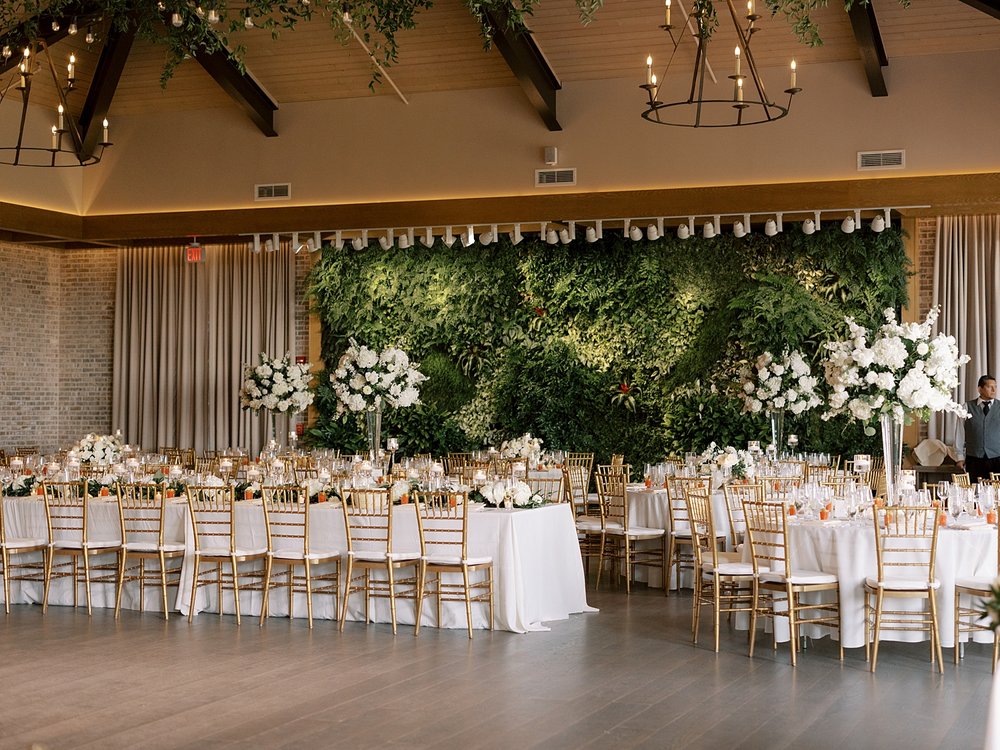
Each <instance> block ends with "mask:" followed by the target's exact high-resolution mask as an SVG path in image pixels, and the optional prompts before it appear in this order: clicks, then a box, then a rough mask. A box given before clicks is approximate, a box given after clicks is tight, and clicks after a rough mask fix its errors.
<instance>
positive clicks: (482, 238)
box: [479, 224, 497, 245]
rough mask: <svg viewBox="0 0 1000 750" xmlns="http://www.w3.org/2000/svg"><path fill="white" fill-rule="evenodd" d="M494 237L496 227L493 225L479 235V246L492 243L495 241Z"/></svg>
mask: <svg viewBox="0 0 1000 750" xmlns="http://www.w3.org/2000/svg"><path fill="white" fill-rule="evenodd" d="M496 236H497V225H496V224H493V225H491V226H490V228H489V229H488V230H486V231H485V232H483V233H482V234H481V235H479V244H480V245H490V244H492V243H493V240H494V239H496Z"/></svg>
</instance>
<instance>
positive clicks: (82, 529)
mask: <svg viewBox="0 0 1000 750" xmlns="http://www.w3.org/2000/svg"><path fill="white" fill-rule="evenodd" d="M42 488H43V493H44V498H45V517H46V521H47V522H48V527H49V539H50V540H52V547H51V550H50V552H49V557H48V565H47V567H46V569H45V591H44V594H43V605H42V611H43V612H45V611H47V610H48V606H49V589H50V588H51V585H52V579H53V578H55V579H59V578H69V579H70V580H71V581H72V583H73V606H74V607H75V606H77V603H78V598H77V588H78V585H79V584H81V583H82V584H83V585H84V591H85V593H86V599H87V614H88V615H89V614H91V613H92V611H91V606H90V587H91V584H94V583H106V584H111V585H112V586H114V587H115V591H117V590H118V575H119V571H120V570H121V567H122V556H123V555H124V548H123V546H122V539H123V534H122V528H121V526H120V525H119V526H118V528H117V529H115V532H114V533H115V535H116V536H117V538H109V539H99V540H98V539H91V538H90V529H89V526H90V523H89V520H90V503H91V499H90V496H89V495H88V494H87V483H86V481H80V482H48V481H46V482H42ZM112 498H113V499H112ZM112 498H103V499H102V502H114V503H116V504H117V503H118V502H119V501H118V496H117V495H114V496H112ZM120 507H121V506H120V505H119V508H118V510H117V513H116V514H115V517H116V518H117V519H120V518H121V510H120ZM111 554H113V555H115V557H116V561H115V562H114V563H100V564H96V565H95V564H93V563H91V558H92V557H100V556H103V555H111ZM58 557H69V558H70V559H69V560H68V561H67V562H64V563H56V562H55V559H56V558H58ZM81 559H82V560H83V571H82V572H81V571H80V565H79V563H80V560H81ZM95 573H96V574H97V575H96V576H95V575H94V574H95Z"/></svg>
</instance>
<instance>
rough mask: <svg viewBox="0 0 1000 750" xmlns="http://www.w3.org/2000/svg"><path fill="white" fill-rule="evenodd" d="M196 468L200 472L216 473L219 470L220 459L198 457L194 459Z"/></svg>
mask: <svg viewBox="0 0 1000 750" xmlns="http://www.w3.org/2000/svg"><path fill="white" fill-rule="evenodd" d="M194 470H195V471H196V472H198V473H199V474H215V473H216V472H218V470H219V459H217V458H196V459H195V460H194Z"/></svg>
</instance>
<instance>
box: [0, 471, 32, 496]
mask: <svg viewBox="0 0 1000 750" xmlns="http://www.w3.org/2000/svg"><path fill="white" fill-rule="evenodd" d="M35 483H36V479H35V477H34V475H33V474H18V475H16V476H14V477H12V478H11V480H10V481H9V482H0V495H7V496H9V497H27V496H28V495H30V494H32V493H33V492H34V491H35Z"/></svg>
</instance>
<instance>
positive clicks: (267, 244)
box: [264, 240, 274, 253]
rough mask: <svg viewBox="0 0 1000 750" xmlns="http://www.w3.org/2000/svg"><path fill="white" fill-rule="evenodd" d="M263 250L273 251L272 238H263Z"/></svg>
mask: <svg viewBox="0 0 1000 750" xmlns="http://www.w3.org/2000/svg"><path fill="white" fill-rule="evenodd" d="M264 250H266V251H267V252H269V253H273V252H274V241H273V240H264Z"/></svg>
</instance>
